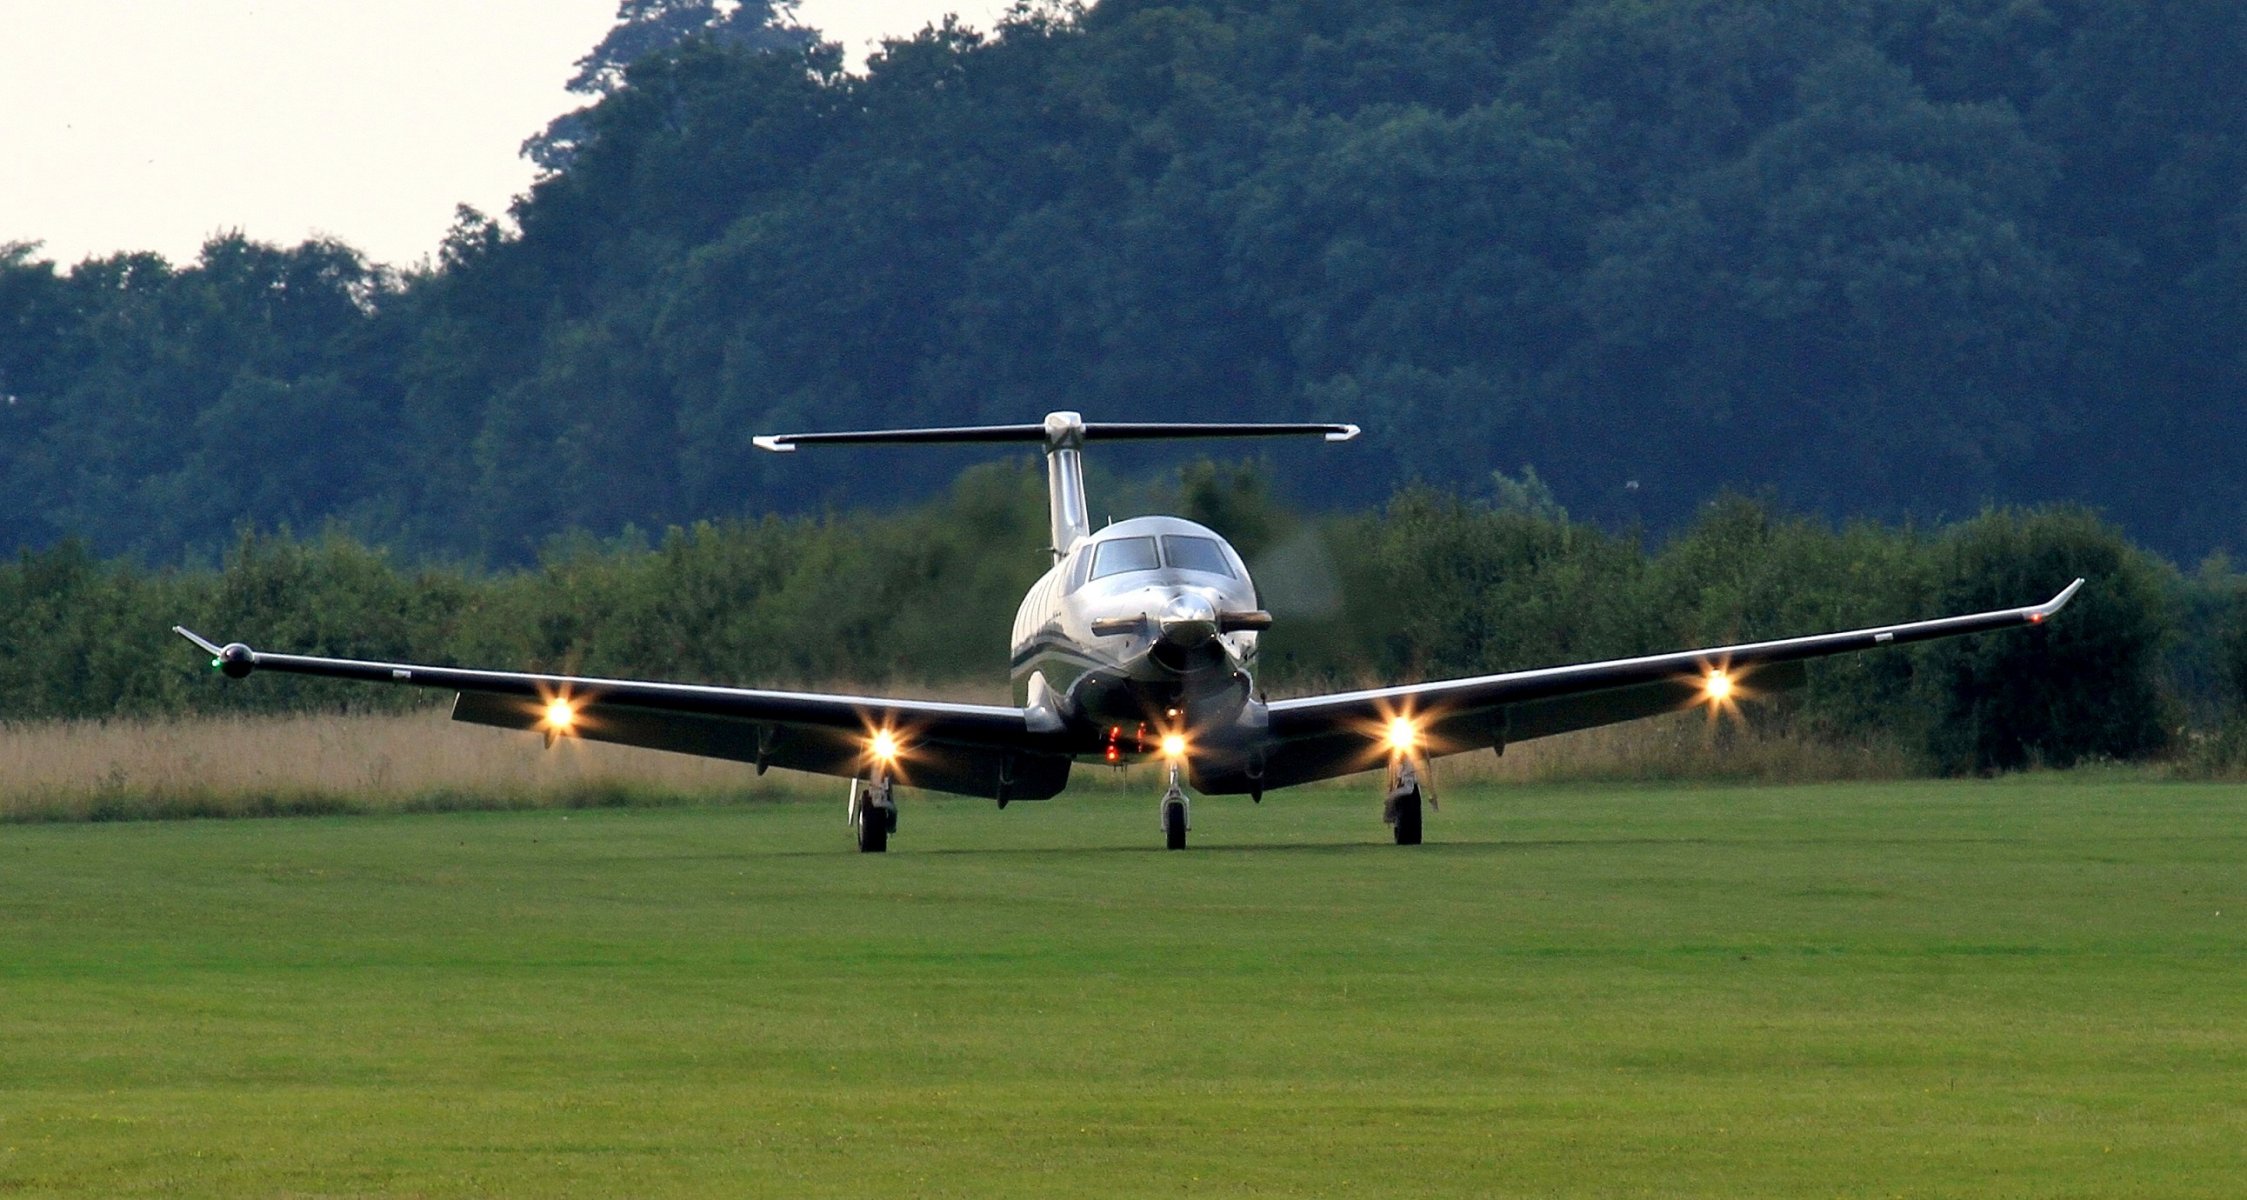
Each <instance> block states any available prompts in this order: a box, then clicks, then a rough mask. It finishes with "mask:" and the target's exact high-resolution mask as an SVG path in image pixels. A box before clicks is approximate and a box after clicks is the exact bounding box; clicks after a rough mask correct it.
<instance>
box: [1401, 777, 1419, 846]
mask: <svg viewBox="0 0 2247 1200" xmlns="http://www.w3.org/2000/svg"><path fill="white" fill-rule="evenodd" d="M1419 844H1420V789H1419V788H1414V789H1412V790H1411V791H1409V792H1406V793H1405V794H1404V795H1402V796H1399V797H1397V845H1399V846H1417V845H1419Z"/></svg>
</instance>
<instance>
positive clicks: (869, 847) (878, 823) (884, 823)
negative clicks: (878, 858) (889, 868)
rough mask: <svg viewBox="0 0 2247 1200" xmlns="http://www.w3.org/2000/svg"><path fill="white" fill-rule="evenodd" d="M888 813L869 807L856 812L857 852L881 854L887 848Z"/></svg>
mask: <svg viewBox="0 0 2247 1200" xmlns="http://www.w3.org/2000/svg"><path fill="white" fill-rule="evenodd" d="M889 824H890V822H889V814H888V812H887V811H885V810H883V809H879V808H872V807H869V808H867V809H865V810H864V811H862V812H860V813H859V814H858V852H859V853H860V854H881V853H883V852H884V851H887V850H888V849H889Z"/></svg>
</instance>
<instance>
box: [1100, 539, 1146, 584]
mask: <svg viewBox="0 0 2247 1200" xmlns="http://www.w3.org/2000/svg"><path fill="white" fill-rule="evenodd" d="M1160 565H1161V564H1160V563H1159V562H1157V561H1156V559H1155V539H1153V538H1151V537H1130V538H1116V539H1115V540H1113V541H1107V542H1102V543H1100V544H1099V545H1098V546H1095V547H1094V548H1093V551H1092V577H1093V578H1094V579H1106V578H1107V577H1109V576H1110V575H1121V574H1123V573H1124V572H1126V571H1152V570H1154V569H1155V568H1156V567H1157V566H1160Z"/></svg>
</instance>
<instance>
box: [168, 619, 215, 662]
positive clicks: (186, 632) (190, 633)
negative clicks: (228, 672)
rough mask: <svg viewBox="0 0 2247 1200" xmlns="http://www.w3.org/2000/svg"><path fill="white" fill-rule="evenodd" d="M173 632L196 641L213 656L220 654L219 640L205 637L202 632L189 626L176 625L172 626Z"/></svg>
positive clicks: (204, 651) (205, 651) (206, 652)
mask: <svg viewBox="0 0 2247 1200" xmlns="http://www.w3.org/2000/svg"><path fill="white" fill-rule="evenodd" d="M172 632H173V633H176V634H178V635H180V636H181V637H183V638H186V639H187V640H188V641H191V642H193V643H195V644H196V645H197V646H200V647H201V648H202V650H203V653H205V654H208V655H210V656H211V657H212V658H217V657H218V656H219V646H218V643H217V642H214V641H212V640H211V639H209V638H207V637H204V636H203V635H202V634H199V633H197V632H195V631H194V630H192V629H189V628H188V627H187V626H185V625H174V626H172Z"/></svg>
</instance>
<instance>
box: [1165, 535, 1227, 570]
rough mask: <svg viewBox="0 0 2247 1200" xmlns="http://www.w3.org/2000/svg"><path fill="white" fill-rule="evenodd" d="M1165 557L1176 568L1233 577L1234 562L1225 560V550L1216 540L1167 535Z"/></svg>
mask: <svg viewBox="0 0 2247 1200" xmlns="http://www.w3.org/2000/svg"><path fill="white" fill-rule="evenodd" d="M1163 558H1164V559H1165V560H1167V561H1168V562H1169V563H1170V565H1171V567H1172V568H1173V569H1174V570H1179V571H1202V572H1206V573H1208V574H1211V575H1223V576H1224V577H1225V578H1227V579H1231V578H1232V577H1233V567H1232V564H1230V563H1228V562H1226V561H1225V552H1224V551H1223V550H1222V549H1220V548H1218V545H1217V543H1216V542H1214V541H1211V540H1210V539H1208V538H1204V537H1166V538H1164V539H1163Z"/></svg>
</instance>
